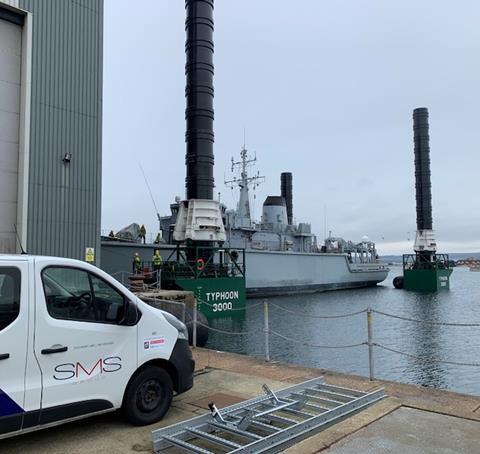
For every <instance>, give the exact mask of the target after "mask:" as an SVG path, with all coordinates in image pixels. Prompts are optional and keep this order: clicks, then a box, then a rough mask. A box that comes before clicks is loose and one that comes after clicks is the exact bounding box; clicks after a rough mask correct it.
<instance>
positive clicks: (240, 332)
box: [187, 320, 258, 336]
mask: <svg viewBox="0 0 480 454" xmlns="http://www.w3.org/2000/svg"><path fill="white" fill-rule="evenodd" d="M192 323H193V322H192V321H189V322H188V323H187V325H190V324H192ZM197 325H199V326H203V327H204V328H207V329H208V330H210V331H216V332H217V333H221V334H233V335H234V336H235V335H236V336H252V335H253V334H254V333H253V332H252V331H224V330H223V329H218V328H212V327H211V326H208V325H205V324H203V323H202V322H199V321H198V320H197ZM257 333H258V332H257Z"/></svg>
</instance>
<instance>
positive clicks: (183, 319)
mask: <svg viewBox="0 0 480 454" xmlns="http://www.w3.org/2000/svg"><path fill="white" fill-rule="evenodd" d="M186 316H187V305H186V304H185V303H182V322H183V323H185V322H186Z"/></svg>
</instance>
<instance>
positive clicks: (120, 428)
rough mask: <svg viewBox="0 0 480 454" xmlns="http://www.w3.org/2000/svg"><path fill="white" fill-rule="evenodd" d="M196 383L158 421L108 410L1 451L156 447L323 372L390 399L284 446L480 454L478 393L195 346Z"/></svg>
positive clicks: (335, 453)
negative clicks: (182, 427)
mask: <svg viewBox="0 0 480 454" xmlns="http://www.w3.org/2000/svg"><path fill="white" fill-rule="evenodd" d="M194 356H195V359H196V364H197V371H196V374H197V375H196V378H195V385H194V387H193V389H191V390H190V391H188V392H187V393H184V394H182V395H180V396H177V397H175V398H174V401H173V405H172V408H171V409H170V411H169V412H168V414H167V416H166V417H165V419H164V420H163V421H162V422H161V423H157V424H154V425H152V426H147V427H140V428H139V427H132V426H130V425H128V424H127V423H125V422H124V421H123V420H122V418H121V415H119V414H115V413H114V414H106V415H103V416H98V417H94V418H89V419H85V420H82V421H78V422H73V423H70V424H66V425H63V426H58V427H56V428H51V429H47V430H43V431H39V432H33V433H30V434H26V435H22V436H19V437H15V438H11V439H7V440H3V441H0V453H2V454H3V453H22V454H33V453H35V454H40V453H48V454H61V453H62V454H63V453H67V452H68V453H70V454H77V453H86V452H88V453H92V454H93V453H98V454H107V453H108V454H111V453H116V454H123V453H125V454H126V453H148V452H152V443H151V438H150V434H151V431H152V430H154V429H156V428H159V427H163V426H166V425H170V424H173V423H176V422H179V421H182V420H185V419H189V418H191V417H194V416H197V415H200V414H203V413H205V412H207V411H208V410H207V404H208V402H211V401H214V402H215V403H216V405H217V407H219V408H221V407H225V406H228V405H232V404H234V403H237V402H240V401H242V400H244V399H249V398H251V397H254V396H257V395H259V394H260V393H261V385H262V384H263V383H267V384H268V385H269V386H270V387H271V388H272V389H273V390H277V389H281V388H284V387H287V386H289V385H291V384H294V383H300V382H302V381H305V380H308V379H311V378H314V377H318V376H319V375H323V377H324V378H325V380H326V382H327V383H331V384H334V385H338V386H344V387H348V388H355V389H359V390H362V391H372V390H374V389H377V388H379V387H384V388H385V391H386V394H387V396H388V397H387V398H386V399H383V400H382V401H380V402H378V403H376V404H374V405H372V406H371V407H369V408H367V409H366V410H364V411H362V412H360V413H357V414H356V415H354V416H352V417H350V418H348V419H346V420H344V421H342V422H340V423H338V424H335V425H333V426H331V427H329V428H327V429H326V430H324V431H323V432H320V433H318V434H317V435H314V436H312V437H310V438H308V439H306V440H304V441H302V442H300V443H298V444H297V445H295V446H293V447H291V448H289V449H287V450H286V451H285V452H287V453H290V454H293V453H302V454H303V453H315V452H321V451H323V452H325V454H347V453H360V452H362V453H363V452H365V453H402V454H403V453H445V454H446V453H480V397H477V396H469V395H465V394H458V393H453V392H449V391H441V390H433V389H426V388H422V387H420V386H414V385H406V384H401V383H395V382H389V381H382V380H375V381H370V380H368V378H365V377H359V376H352V375H346V374H340V373H335V372H331V371H327V370H323V369H313V368H306V367H300V366H294V365H289V364H284V363H278V362H270V363H266V362H265V361H262V360H259V359H255V358H251V357H247V356H242V355H236V354H232V353H225V352H217V351H212V350H207V349H200V348H197V349H195V351H194Z"/></svg>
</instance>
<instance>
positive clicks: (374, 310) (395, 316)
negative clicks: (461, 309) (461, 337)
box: [372, 309, 480, 327]
mask: <svg viewBox="0 0 480 454" xmlns="http://www.w3.org/2000/svg"><path fill="white" fill-rule="evenodd" d="M372 312H375V313H377V314H380V315H384V316H386V317H392V318H398V319H400V320H406V321H407V322H414V323H426V324H428V325H443V326H463V327H466V326H480V323H454V322H450V323H448V322H434V321H431V320H418V319H415V318H408V317H403V316H401V315H396V314H389V313H388V312H382V311H377V310H376V309H372Z"/></svg>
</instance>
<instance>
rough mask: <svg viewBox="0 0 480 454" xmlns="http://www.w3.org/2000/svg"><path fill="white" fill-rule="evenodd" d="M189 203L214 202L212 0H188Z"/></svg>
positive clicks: (187, 140) (186, 94) (186, 96)
mask: <svg viewBox="0 0 480 454" xmlns="http://www.w3.org/2000/svg"><path fill="white" fill-rule="evenodd" d="M185 9H186V20H185V32H186V42H185V53H186V58H187V61H186V65H185V76H186V87H185V98H186V109H185V120H186V123H187V124H186V132H185V142H186V144H187V145H186V148H187V150H186V156H185V164H186V166H187V176H186V178H185V186H186V199H187V200H189V199H209V200H212V199H213V188H214V180H213V163H214V158H213V141H214V135H213V0H185Z"/></svg>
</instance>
